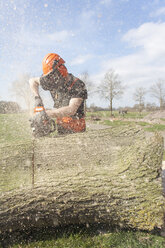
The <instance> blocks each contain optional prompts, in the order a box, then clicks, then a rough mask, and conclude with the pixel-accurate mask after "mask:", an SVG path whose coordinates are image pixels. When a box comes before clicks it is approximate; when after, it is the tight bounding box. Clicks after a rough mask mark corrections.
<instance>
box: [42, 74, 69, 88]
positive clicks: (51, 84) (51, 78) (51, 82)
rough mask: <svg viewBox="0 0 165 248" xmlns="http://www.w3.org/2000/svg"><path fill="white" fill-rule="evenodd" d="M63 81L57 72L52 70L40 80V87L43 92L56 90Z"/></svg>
mask: <svg viewBox="0 0 165 248" xmlns="http://www.w3.org/2000/svg"><path fill="white" fill-rule="evenodd" d="M63 82H64V80H63V78H62V76H61V75H60V73H59V72H58V71H57V70H53V71H51V72H49V73H48V74H46V75H42V76H41V78H40V85H41V87H42V88H43V89H44V90H56V89H58V88H59V87H62V84H63Z"/></svg>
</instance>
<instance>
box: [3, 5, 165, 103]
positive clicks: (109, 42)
mask: <svg viewBox="0 0 165 248" xmlns="http://www.w3.org/2000/svg"><path fill="white" fill-rule="evenodd" d="M49 52H55V53H57V54H59V55H60V56H61V57H62V58H63V59H64V60H65V61H66V67H67V68H68V71H69V72H70V73H72V74H74V75H75V76H79V75H80V74H81V73H83V72H84V71H87V72H88V74H89V76H90V80H91V81H92V82H93V85H94V89H95V87H96V88H97V86H98V85H99V84H100V83H101V82H102V80H103V78H104V75H105V73H106V72H107V71H108V70H109V69H113V70H114V71H115V72H116V73H117V74H118V75H119V79H120V81H121V82H122V84H123V85H124V86H125V93H124V95H123V97H122V98H121V99H119V100H114V107H119V106H122V107H124V106H133V105H134V104H135V103H136V102H135V101H134V99H133V93H134V92H135V90H136V88H138V87H144V88H146V89H149V88H150V87H151V85H153V84H154V83H156V82H157V81H158V80H159V79H163V80H165V0H0V72H1V73H0V100H11V92H10V90H9V89H10V88H11V85H12V82H13V81H15V80H16V79H17V78H18V77H19V75H21V74H23V73H28V74H30V75H31V77H35V76H40V75H41V74H42V59H43V57H44V56H45V55H46V54H47V53H49ZM145 101H146V102H150V103H153V102H155V103H157V102H156V99H152V97H151V96H150V95H149V93H148V94H147V95H146V97H145ZM87 103H88V105H90V104H95V105H97V106H101V107H108V105H109V103H108V102H107V101H105V100H104V99H103V98H101V97H100V96H99V95H96V94H90V95H89V98H88V101H87Z"/></svg>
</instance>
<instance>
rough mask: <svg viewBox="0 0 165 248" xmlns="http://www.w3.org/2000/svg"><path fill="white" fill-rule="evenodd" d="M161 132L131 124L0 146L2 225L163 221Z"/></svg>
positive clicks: (0, 228)
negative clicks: (138, 127)
mask: <svg viewBox="0 0 165 248" xmlns="http://www.w3.org/2000/svg"><path fill="white" fill-rule="evenodd" d="M162 156H163V138H162V137H161V136H160V135H159V134H153V135H152V137H150V138H148V137H146V135H145V133H144V132H143V131H142V130H140V129H137V128H136V127H125V128H123V127H122V128H120V127H119V128H111V129H106V130H98V131H96V130H94V131H88V132H86V133H82V134H72V135H68V136H65V137H59V136H56V137H52V138H41V139H35V140H29V142H25V143H21V144H17V145H16V144H12V146H11V145H8V146H7V145H2V144H1V147H0V184H1V192H0V232H1V233H3V232H6V231H13V230H22V229H29V228H32V227H43V226H59V225H68V224H82V223H86V224H90V223H108V224H111V225H115V226H116V225H117V226H120V227H124V228H135V229H142V230H153V229H154V228H161V227H162V226H163V213H164V209H163V205H164V197H163V194H162V180H161V164H162Z"/></svg>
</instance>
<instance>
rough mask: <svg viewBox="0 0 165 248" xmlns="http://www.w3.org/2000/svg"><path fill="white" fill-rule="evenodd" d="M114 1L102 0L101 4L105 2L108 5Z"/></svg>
mask: <svg viewBox="0 0 165 248" xmlns="http://www.w3.org/2000/svg"><path fill="white" fill-rule="evenodd" d="M111 2H112V0H101V2H100V3H101V4H105V5H108V4H110V3H111Z"/></svg>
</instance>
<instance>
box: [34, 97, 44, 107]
mask: <svg viewBox="0 0 165 248" xmlns="http://www.w3.org/2000/svg"><path fill="white" fill-rule="evenodd" d="M41 106H43V102H42V99H41V97H40V96H35V108H36V107H41Z"/></svg>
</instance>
